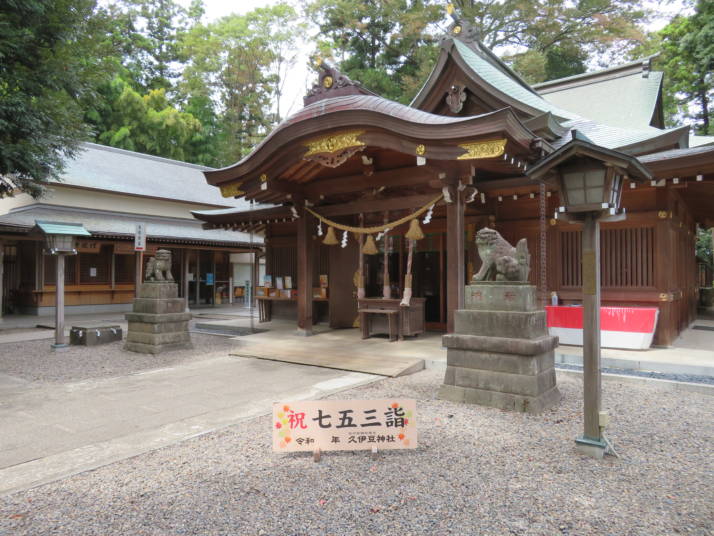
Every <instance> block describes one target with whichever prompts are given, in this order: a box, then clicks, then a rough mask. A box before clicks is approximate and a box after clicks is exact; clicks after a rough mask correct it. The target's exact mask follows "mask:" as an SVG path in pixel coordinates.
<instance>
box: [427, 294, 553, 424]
mask: <svg viewBox="0 0 714 536" xmlns="http://www.w3.org/2000/svg"><path fill="white" fill-rule="evenodd" d="M535 291H536V288H535V287H534V286H532V285H527V284H519V283H506V282H481V283H478V284H472V285H467V286H466V294H465V299H464V302H465V306H466V308H465V309H461V310H458V311H456V312H455V313H454V314H455V317H454V331H455V333H453V334H449V335H445V336H444V338H443V344H444V346H445V347H446V348H447V357H446V359H447V368H446V374H445V377H444V384H443V385H442V386H441V389H440V390H439V397H440V398H442V399H445V400H451V401H454V402H466V403H471V404H481V405H484V406H491V407H496V408H501V409H508V410H513V411H521V412H527V413H540V412H542V411H544V410H546V409H548V408H550V407H551V406H553V405H555V404H557V403H558V402H559V401H560V397H561V395H560V392H559V391H558V388H557V386H556V384H555V367H554V365H555V359H554V352H553V350H554V349H555V347H556V346H557V345H558V338H557V337H552V336H550V335H548V331H547V327H546V318H545V311H543V310H541V309H539V308H538V306H537V303H536V294H535Z"/></svg>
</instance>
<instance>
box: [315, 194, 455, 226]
mask: <svg viewBox="0 0 714 536" xmlns="http://www.w3.org/2000/svg"><path fill="white" fill-rule="evenodd" d="M443 197H444V194H439V195H438V196H436V197H435V198H434V199H433V200H432V201H429V202H428V203H427V204H426V205H424V206H423V207H421V208H420V209H418V210H417V211H416V212H412V213H411V214H409V215H408V216H404V217H403V218H400V219H398V220H396V221H393V222H390V223H385V224H384V225H377V226H375V227H352V226H351V225H342V224H341V223H337V222H334V221H332V220H328V219H327V218H325V217H324V216H320V215H319V214H318V213H317V212H315V211H314V210H312V209H311V208H310V207H305V210H307V211H308V212H309V213H310V214H312V215H313V216H315V217H316V218H317V219H318V220H320V221H321V222H322V223H324V224H325V225H329V226H330V227H334V228H335V229H339V230H340V231H347V232H349V233H355V234H373V233H381V232H384V231H385V230H386V229H394V228H395V227H398V226H400V225H402V224H403V223H407V222H408V221H411V220H413V219H414V218H418V217H419V216H421V215H422V214H424V213H425V212H426V211H427V210H429V207H430V206H431V205H434V204H436V203H438V202H439V201H441V198H443Z"/></svg>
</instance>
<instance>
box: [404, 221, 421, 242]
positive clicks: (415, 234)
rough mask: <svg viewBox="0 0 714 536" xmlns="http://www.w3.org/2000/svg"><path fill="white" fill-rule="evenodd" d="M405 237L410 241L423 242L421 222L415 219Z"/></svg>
mask: <svg viewBox="0 0 714 536" xmlns="http://www.w3.org/2000/svg"><path fill="white" fill-rule="evenodd" d="M405 236H406V237H407V238H409V239H410V240H421V239H422V238H424V233H423V232H422V230H421V227H419V220H418V219H417V218H414V219H413V220H412V221H411V222H410V223H409V230H408V231H407V234H406V235H405Z"/></svg>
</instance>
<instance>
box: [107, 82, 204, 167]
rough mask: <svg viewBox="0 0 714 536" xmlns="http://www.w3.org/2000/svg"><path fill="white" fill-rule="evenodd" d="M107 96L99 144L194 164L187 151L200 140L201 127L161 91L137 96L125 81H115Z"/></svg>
mask: <svg viewBox="0 0 714 536" xmlns="http://www.w3.org/2000/svg"><path fill="white" fill-rule="evenodd" d="M110 95H111V96H110V99H111V100H110V101H109V102H107V103H106V109H105V110H104V115H103V120H104V121H106V123H105V124H104V125H103V126H104V131H103V132H101V133H100V134H99V136H98V141H99V143H103V144H105V145H111V146H112V147H119V148H121V149H127V150H130V151H138V152H141V153H147V154H153V155H156V156H164V157H166V158H174V159H176V160H193V158H192V157H193V156H194V155H192V154H191V152H190V148H191V144H192V143H193V142H195V140H196V137H200V136H201V132H202V126H201V123H200V122H199V121H198V120H197V119H196V118H195V117H194V116H193V115H191V114H190V113H187V112H180V111H178V110H177V109H176V108H174V107H173V106H171V104H170V102H169V100H168V99H167V97H166V90H165V89H164V88H161V89H152V90H149V92H148V93H146V94H145V95H140V94H139V93H138V92H137V91H135V90H134V89H133V88H132V87H131V86H130V85H129V84H128V83H126V82H125V81H124V80H122V79H121V78H115V79H114V80H113V82H112V83H111V93H110Z"/></svg>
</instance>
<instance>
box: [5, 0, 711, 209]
mask: <svg viewBox="0 0 714 536" xmlns="http://www.w3.org/2000/svg"><path fill="white" fill-rule="evenodd" d="M298 1H299V2H300V3H299V4H298V3H295V2H298ZM712 5H713V4H712V2H711V1H708V0H698V2H697V3H696V4H692V7H693V8H694V13H693V14H692V15H690V16H684V15H680V16H678V17H676V18H675V19H674V20H673V21H672V22H671V23H670V24H669V25H668V26H667V27H666V28H664V29H663V30H661V31H659V32H656V33H652V34H648V33H647V32H646V31H645V30H644V28H645V24H646V22H647V20H648V16H649V15H650V13H648V12H647V10H646V9H645V8H644V7H643V1H642V0H579V1H578V2H571V1H569V0H482V1H476V0H455V1H454V7H455V10H456V14H457V15H458V16H459V17H462V18H463V19H466V20H468V21H469V22H470V23H471V24H472V25H473V26H474V27H475V28H477V30H478V32H479V36H480V39H481V40H482V41H483V42H484V44H485V45H486V46H488V47H490V48H492V49H494V50H495V51H496V52H497V53H498V54H499V55H501V57H503V58H504V60H505V61H506V62H507V63H509V64H510V65H511V66H512V67H513V68H514V69H515V70H516V71H517V72H519V74H521V76H523V77H524V79H526V80H527V81H528V82H531V83H536V82H540V81H544V80H548V79H553V78H560V77H564V76H570V75H573V74H579V73H582V72H584V71H585V70H586V69H587V68H588V66H589V65H590V66H591V65H592V64H593V62H594V61H596V60H597V59H598V58H600V59H603V58H617V59H618V60H619V61H620V62H621V61H625V60H627V59H628V56H636V55H638V54H639V55H641V54H649V53H651V52H652V51H655V50H656V51H660V56H659V58H658V60H657V61H658V62H659V64H660V65H661V67H662V68H663V69H664V70H665V72H666V74H667V77H668V78H667V82H666V84H668V85H666V86H665V102H666V109H667V112H668V118H669V119H668V120H669V122H670V123H671V124H674V123H677V122H680V121H693V122H694V124H695V126H696V128H697V129H698V131H699V132H700V133H702V134H707V133H709V134H713V133H714V131H713V130H712V126H711V114H712V112H711V105H710V104H709V103H710V101H711V98H712V96H713V95H712V87H713V85H714V83H713V81H712V72H713V71H714V69H713V67H714V22H713V17H714V14H713V13H712V11H713V8H712ZM184 6H186V7H184ZM445 6H446V3H445V2H444V1H442V0H382V1H378V2H375V1H370V0H295V1H294V2H293V3H288V2H287V1H283V2H278V3H271V4H270V5H266V7H260V8H258V9H255V10H253V11H251V12H249V13H246V14H240V15H239V14H234V15H229V16H226V17H223V18H220V19H218V20H213V21H208V20H206V17H205V14H204V6H203V1H202V0H192V1H191V2H190V4H188V3H183V4H181V3H179V2H178V1H177V0H108V1H104V2H97V0H6V1H5V2H3V5H2V7H1V8H0V176H4V177H6V178H10V179H11V180H12V181H13V182H14V183H15V184H16V185H18V186H19V187H20V189H22V190H24V191H27V192H29V193H32V194H37V193H39V191H40V189H39V188H40V186H41V183H42V182H43V181H45V180H46V179H47V178H49V177H53V176H57V174H58V173H59V172H60V171H61V169H62V162H63V161H65V159H66V158H67V157H71V156H72V155H74V154H76V151H77V149H78V143H79V142H80V141H82V140H87V141H94V142H97V143H101V144H105V145H111V146H115V147H120V148H124V149H129V150H133V151H139V152H143V153H148V154H153V155H158V156H164V157H168V158H174V159H178V160H183V161H187V162H192V163H196V164H203V165H207V166H223V165H227V164H230V163H233V162H235V161H237V160H239V159H240V158H242V157H243V156H245V155H246V154H248V153H249V152H250V150H251V149H252V147H254V146H255V144H256V143H258V142H259V141H260V140H261V139H262V138H263V137H264V136H265V135H266V134H267V133H268V132H269V131H270V129H271V128H273V127H274V126H275V125H276V124H277V123H278V122H279V121H281V120H282V119H283V118H284V116H285V114H286V113H287V110H284V109H281V107H280V106H281V102H282V99H281V96H282V95H283V93H284V84H285V80H286V74H287V73H288V72H289V71H290V70H291V69H292V68H294V67H295V66H296V64H297V62H298V61H305V60H304V58H302V57H300V56H299V50H300V48H301V47H302V48H304V47H305V46H307V47H310V54H311V56H310V57H311V60H314V58H315V57H317V56H323V57H325V56H332V57H333V58H334V59H335V61H336V62H337V63H338V64H339V65H340V68H341V69H342V70H343V72H345V73H346V74H347V75H348V76H350V77H351V78H352V79H355V80H359V81H361V82H362V83H363V84H364V85H365V86H366V87H368V88H369V89H371V90H373V91H375V92H376V93H378V94H380V95H383V96H385V97H387V98H390V99H394V100H397V101H400V102H405V103H406V102H409V101H410V100H411V98H412V97H413V96H414V95H415V94H416V92H417V91H418V89H419V87H420V86H421V84H422V83H423V82H424V80H425V79H426V77H427V76H428V74H429V72H430V70H431V68H432V66H433V64H434V61H435V58H436V57H437V54H438V42H439V38H440V36H441V35H443V33H444V30H445V28H446V26H447V24H448V22H449V19H448V16H447V14H446V10H445ZM603 66H606V65H603ZM1 195H2V193H0V196H1Z"/></svg>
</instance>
